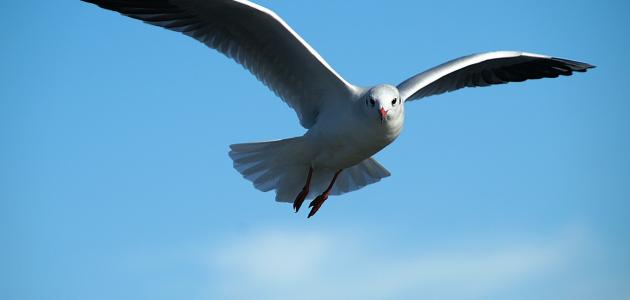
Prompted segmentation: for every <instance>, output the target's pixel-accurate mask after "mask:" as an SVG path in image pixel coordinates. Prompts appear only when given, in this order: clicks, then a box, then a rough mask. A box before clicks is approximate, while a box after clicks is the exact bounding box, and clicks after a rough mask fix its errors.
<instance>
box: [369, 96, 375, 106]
mask: <svg viewBox="0 0 630 300" xmlns="http://www.w3.org/2000/svg"><path fill="white" fill-rule="evenodd" d="M370 104H372V107H374V104H376V102H375V101H374V99H373V98H370Z"/></svg>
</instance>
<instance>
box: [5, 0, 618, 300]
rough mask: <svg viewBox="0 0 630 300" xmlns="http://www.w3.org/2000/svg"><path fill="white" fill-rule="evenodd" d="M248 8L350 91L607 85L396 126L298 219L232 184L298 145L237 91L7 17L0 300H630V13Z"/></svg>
mask: <svg viewBox="0 0 630 300" xmlns="http://www.w3.org/2000/svg"><path fill="white" fill-rule="evenodd" d="M259 3H260V4H262V5H264V6H266V7H269V8H271V9H272V10H274V11H276V12H277V13H278V14H279V15H280V16H282V17H283V18H284V19H285V20H286V21H287V23H289V24H290V25H291V26H292V27H293V28H294V29H295V30H296V31H297V32H298V33H299V34H301V35H302V37H303V38H304V39H305V40H307V41H308V42H309V43H310V44H311V45H312V46H313V47H314V48H315V49H317V50H318V51H319V53H320V54H321V55H322V56H323V57H324V58H325V59H326V60H327V61H328V62H329V63H330V65H331V66H333V67H334V68H335V69H336V70H337V71H338V72H339V73H340V74H341V75H342V76H344V77H345V78H346V79H347V80H348V81H350V82H352V83H355V84H357V85H363V86H367V85H372V84H377V83H391V84H397V83H399V82H400V81H402V80H404V79H406V78H407V77H409V76H411V75H414V74H416V73H418V72H420V71H423V70H425V69H426V68H429V67H432V66H434V65H437V64H440V63H442V62H444V61H447V60H450V59H453V58H457V57H459V56H463V55H467V54H471V53H476V52H482V51H491V50H524V51H529V52H535V53H541V54H548V55H553V56H557V57H562V58H567V59H573V60H579V61H585V62H588V63H591V64H594V65H597V68H596V69H594V70H592V72H588V73H586V74H577V75H576V76H572V77H563V78H558V79H546V80H538V81H528V82H525V83H519V84H509V85H503V86H494V87H488V88H477V89H466V90H459V91H457V92H454V93H450V94H446V95H440V96H436V97H432V98H428V99H426V100H423V101H418V102H414V103H407V107H406V113H407V118H406V124H405V126H406V127H405V130H404V131H403V134H402V135H401V136H400V138H399V139H398V140H397V141H396V142H395V143H394V144H392V145H390V146H389V147H388V148H386V149H385V150H383V151H382V152H380V153H378V154H377V155H376V158H377V159H378V160H379V161H380V162H381V163H382V164H383V165H384V166H385V167H386V168H387V169H388V170H389V171H390V172H391V173H392V176H391V177H389V178H387V179H385V180H383V181H381V182H379V183H377V184H374V185H371V186H368V187H366V188H364V189H362V190H360V191H357V192H353V193H350V194H346V195H343V196H340V197H331V198H330V199H329V200H328V201H327V202H326V203H325V205H324V206H323V207H322V209H321V210H320V211H319V212H318V214H317V215H316V216H315V217H314V218H312V219H306V213H307V212H306V211H305V210H304V211H302V212H300V213H299V214H294V213H292V211H291V206H290V205H288V204H283V203H276V202H274V201H273V198H274V195H273V194H272V193H262V192H259V191H257V190H255V189H254V188H253V187H252V186H251V184H250V183H249V182H248V181H246V180H244V179H243V178H241V176H240V175H239V174H238V173H237V172H236V171H235V170H234V169H233V168H232V162H231V160H230V159H229V158H228V156H227V151H228V145H229V144H233V143H239V142H251V141H262V140H272V139H281V138H286V137H292V136H296V135H301V134H302V133H303V132H304V129H302V128H301V127H300V126H299V124H298V122H297V119H296V117H295V115H294V113H293V111H292V110H290V109H289V108H288V107H287V106H286V105H285V104H283V103H282V102H281V101H280V100H279V99H278V98H277V97H276V96H274V94H273V93H271V92H270V91H268V90H267V89H266V88H265V87H264V86H263V85H262V84H261V83H259V82H258V81H256V80H255V78H254V77H253V76H251V75H250V74H249V73H248V72H247V71H245V70H244V69H243V68H242V67H240V66H238V65H237V64H235V63H233V62H232V61H230V60H228V59H227V58H225V57H224V56H222V55H220V54H218V53H217V52H216V51H214V50H210V49H208V48H206V47H205V46H203V45H202V44H200V43H198V42H196V41H194V40H192V39H190V38H188V37H186V36H183V35H180V34H177V33H174V32H170V31H167V30H164V29H161V28H157V27H153V26H149V25H146V24H143V23H141V22H139V21H136V20H132V19H129V18H126V17H122V16H120V15H118V14H116V13H112V12H109V11H105V10H102V9H100V8H98V7H96V6H93V5H89V4H86V3H82V2H79V1H34V0H24V1H3V2H2V4H0V8H2V9H0V25H2V26H1V27H2V30H1V31H0V38H1V39H0V40H1V41H2V47H0V54H1V55H0V62H1V65H2V68H0V245H1V247H0V263H1V266H2V267H1V268H0V298H2V299H25V300H26V299H33V300H34V299H91V300H97V299H136V300H137V299H195V300H196V299H440V300H449V299H464V300H466V299H516V300H518V299H540V300H545V299H553V300H559V299H572V300H573V299H578V300H579V299H611V300H621V299H626V300H628V299H630V155H629V153H630V77H629V76H628V75H627V72H628V71H627V70H626V68H627V66H629V65H630V56H629V55H628V53H630V39H629V37H630V18H628V11H630V4H628V3H629V2H627V1H568V0H567V1H540V2H532V1H503V0H502V1H463V0H462V1H432V2H430V3H429V2H423V1H388V2H375V1H358V0H351V1H328V2H325V3H324V2H323V1H264V2H263V1H261V2H259Z"/></svg>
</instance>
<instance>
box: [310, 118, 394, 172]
mask: <svg viewBox="0 0 630 300" xmlns="http://www.w3.org/2000/svg"><path fill="white" fill-rule="evenodd" d="M399 119H401V118H399ZM402 121H403V120H395V121H387V122H385V123H383V124H380V123H373V124H370V123H368V124H366V123H365V122H353V121H352V118H348V119H345V120H340V121H338V122H331V123H329V124H327V125H326V126H321V127H319V128H317V127H314V128H311V130H309V132H307V133H306V135H305V137H306V138H307V140H308V144H309V145H310V147H312V150H313V160H312V165H313V167H322V168H329V169H344V168H348V167H351V166H353V165H355V164H358V163H360V162H362V161H364V160H366V159H368V158H370V157H371V156H372V155H374V154H376V153H377V152H379V151H380V150H382V149H383V148H385V147H386V146H387V145H389V144H390V143H392V142H393V141H394V140H395V139H396V138H397V137H398V136H399V135H400V132H401V130H402ZM335 123H337V124H335ZM372 125H373V126H372Z"/></svg>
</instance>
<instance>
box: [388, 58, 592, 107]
mask: <svg viewBox="0 0 630 300" xmlns="http://www.w3.org/2000/svg"><path fill="white" fill-rule="evenodd" d="M593 67H594V66H592V65H589V64H587V63H582V62H577V61H572V60H566V59H561V58H555V57H551V56H545V55H540V54H533V53H526V52H516V51H496V52H487V53H480V54H473V55H469V56H464V57H461V58H458V59H455V60H452V61H449V62H446V63H444V64H441V65H439V66H437V67H435V68H432V69H430V70H427V71H425V72H422V73H420V74H418V75H416V76H413V77H411V78H409V79H407V80H405V81H404V82H402V83H401V84H399V85H398V90H399V91H400V97H401V99H403V100H404V101H408V100H416V99H420V98H424V97H428V96H432V95H438V94H442V93H445V92H451V91H454V90H458V89H461V88H464V87H478V86H488V85H492V84H503V83H508V82H520V81H525V80H528V79H539V78H545V77H546V78H555V77H558V76H559V75H567V76H569V75H571V74H572V73H573V72H574V71H576V72H585V71H586V70H587V69H589V68H593Z"/></svg>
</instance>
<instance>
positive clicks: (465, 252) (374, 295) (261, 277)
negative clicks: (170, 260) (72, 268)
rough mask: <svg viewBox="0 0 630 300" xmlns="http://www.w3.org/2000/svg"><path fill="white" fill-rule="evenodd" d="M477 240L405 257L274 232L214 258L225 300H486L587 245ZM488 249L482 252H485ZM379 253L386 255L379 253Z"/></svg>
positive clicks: (322, 236) (217, 287)
mask: <svg viewBox="0 0 630 300" xmlns="http://www.w3.org/2000/svg"><path fill="white" fill-rule="evenodd" d="M550 240H552V241H553V242H548V241H525V242H520V243H501V242H496V241H494V242H493V241H475V242H474V243H471V244H459V245H458V246H459V247H458V248H457V249H454V248H449V247H446V248H445V249H442V250H431V251H426V250H425V251H423V250H419V249H417V250H416V251H410V250H409V249H406V250H404V251H398V250H397V249H396V247H385V248H388V250H387V251H383V250H382V249H383V247H371V246H372V245H375V243H377V242H378V241H374V240H364V239H363V240H362V239H357V238H356V237H354V236H352V235H349V234H343V233H337V232H335V233H329V232H310V233H303V232H295V231H291V230H267V231H260V232H256V233H253V234H251V235H249V236H246V237H243V238H242V239H240V240H235V241H229V242H227V243H226V244H225V245H224V246H223V247H221V248H220V249H219V250H217V251H215V252H213V253H211V254H210V258H209V266H210V268H211V272H212V273H213V274H221V275H220V276H214V278H216V279H215V280H213V282H212V292H211V293H212V295H213V296H214V297H216V298H218V299H392V298H409V299H481V298H486V297H488V296H492V295H496V294H497V293H500V292H502V291H504V290H505V289H507V288H510V287H514V286H518V285H524V284H526V283H527V282H528V281H531V280H534V279H536V278H539V277H541V276H543V275H544V274H547V273H549V272H554V271H557V270H558V269H561V268H562V267H563V266H565V265H566V264H567V263H569V262H570V260H571V259H572V253H573V254H574V253H576V252H577V251H578V250H579V249H580V248H581V247H582V246H583V245H584V243H585V240H584V235H583V234H580V233H579V232H576V231H567V232H564V233H562V234H559V235H558V236H554V237H552V238H550ZM480 245H482V246H480ZM377 249H380V250H377Z"/></svg>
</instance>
